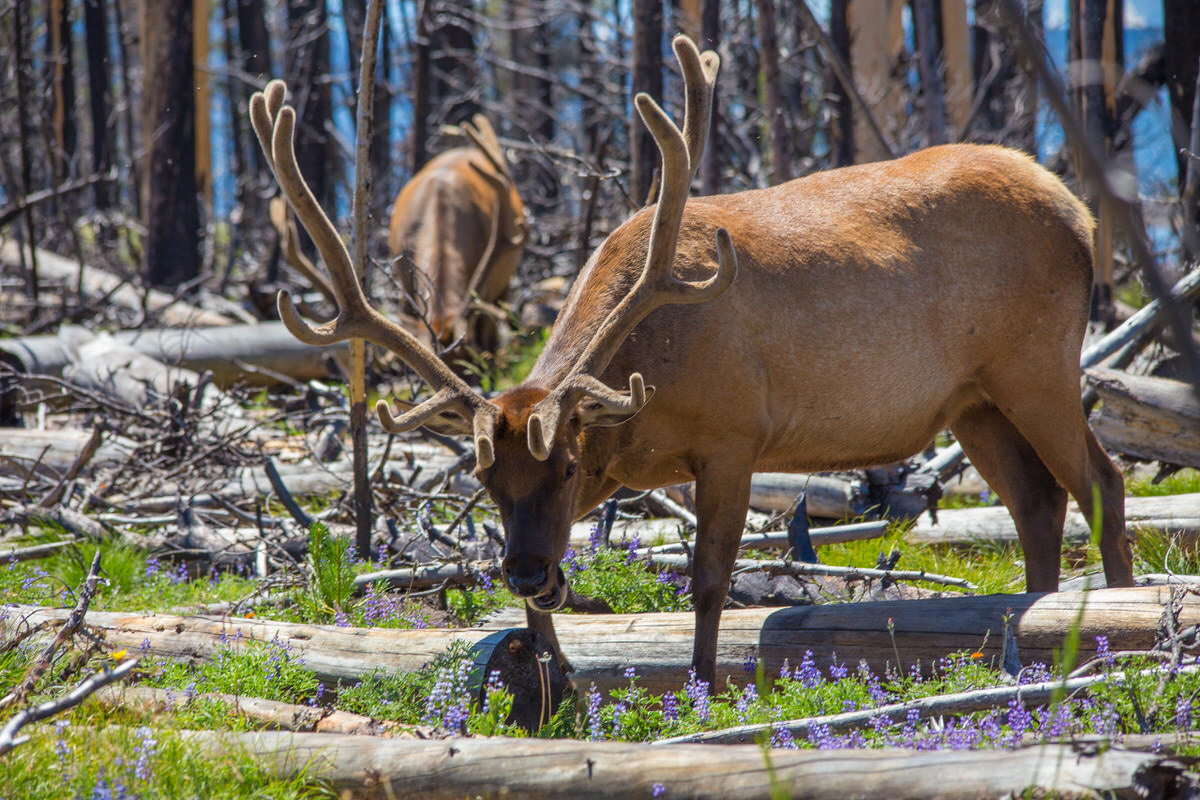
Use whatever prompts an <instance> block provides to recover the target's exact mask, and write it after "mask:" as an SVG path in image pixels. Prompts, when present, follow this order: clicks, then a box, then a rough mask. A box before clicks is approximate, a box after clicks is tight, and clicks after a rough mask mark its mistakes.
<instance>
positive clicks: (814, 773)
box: [180, 731, 1195, 800]
mask: <svg viewBox="0 0 1200 800" xmlns="http://www.w3.org/2000/svg"><path fill="white" fill-rule="evenodd" d="M180 735H181V736H182V737H183V738H184V741H185V742H187V745H188V747H189V748H192V749H194V750H195V751H196V752H198V753H201V754H203V755H202V757H208V758H217V759H228V758H231V757H234V756H242V755H244V754H247V753H249V754H251V756H252V757H253V758H254V760H255V761H256V762H258V763H259V764H260V765H263V766H264V767H265V768H266V769H267V771H268V772H269V773H270V774H272V775H275V776H277V777H280V778H292V777H295V776H298V775H300V774H303V775H305V776H306V777H308V778H313V779H319V780H321V781H323V782H325V783H327V784H328V785H329V786H330V787H331V788H332V789H334V790H335V791H341V792H342V793H344V794H345V795H347V796H350V795H353V796H369V797H376V796H378V797H405V798H411V800H457V798H461V797H491V796H497V797H509V796H511V797H521V798H529V800H550V799H551V798H561V797H571V798H573V799H574V800H609V798H613V797H653V796H657V795H658V794H662V795H663V796H665V797H688V798H695V799H696V800H708V799H709V798H712V800H750V798H762V797H773V796H777V795H780V796H784V797H804V798H808V799H809V800H845V798H850V797H926V798H933V799H934V800H945V799H946V798H955V797H971V798H977V799H978V800H992V799H993V798H994V799H995V800H999V799H1000V798H1008V797H1026V796H1030V797H1042V796H1052V797H1075V796H1087V797H1094V796H1104V797H1110V796H1111V797H1139V798H1149V800H1160V798H1164V797H1168V796H1174V795H1168V794H1164V793H1163V787H1168V786H1170V787H1181V791H1188V790H1184V789H1182V787H1187V786H1191V785H1192V778H1190V777H1189V776H1188V774H1187V773H1185V772H1184V765H1183V764H1182V763H1180V762H1178V761H1175V760H1172V759H1170V757H1169V756H1166V755H1157V754H1153V753H1136V752H1130V751H1124V750H1119V749H1115V748H1113V749H1101V748H1092V749H1088V750H1086V751H1083V752H1081V751H1080V750H1079V749H1078V748H1076V747H1074V746H1072V745H1070V744H1064V745H1058V744H1050V745H1040V746H1038V747H1034V748H1029V749H1023V750H1012V751H1010V750H990V751H987V750H977V751H941V752H926V753H920V752H913V751H911V750H903V749H899V748H896V749H886V750H842V751H838V752H831V751H822V750H801V751H790V750H771V751H770V754H769V758H768V757H767V756H765V755H764V752H763V749H762V748H761V747H760V746H758V745H757V744H744V745H729V746H726V747H712V746H711V745H694V744H693V745H687V744H680V745H670V746H657V747H655V746H652V745H645V744H635V743H626V742H581V741H575V740H570V739H507V738H453V739H449V740H442V741H413V740H406V739H383V738H377V737H371V738H366V737H361V736H347V735H338V734H318V733H283V732H273V731H262V732H257V733H236V734H235V733H228V732H213V731H182V732H181V733H180ZM1190 791H1195V789H1194V788H1192V789H1190ZM1181 796H1182V795H1181Z"/></svg>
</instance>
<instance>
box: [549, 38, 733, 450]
mask: <svg viewBox="0 0 1200 800" xmlns="http://www.w3.org/2000/svg"><path fill="white" fill-rule="evenodd" d="M671 45H672V47H673V48H674V49H675V57H676V58H677V59H678V60H679V66H680V69H681V70H682V72H683V80H684V85H685V92H684V95H685V110H684V118H683V131H682V132H681V131H680V130H679V127H678V126H677V125H675V123H674V122H672V121H671V118H670V117H669V116H667V114H666V112H665V111H663V110H662V108H661V107H660V106H659V105H658V103H656V102H654V100H653V99H652V98H651V97H650V96H649V95H647V94H644V93H642V94H639V95H638V96H637V97H636V98H635V99H634V104H635V105H636V106H637V110H638V114H639V115H640V116H641V118H642V122H644V123H645V125H646V127H647V128H649V129H650V134H651V135H652V136H653V137H654V140H655V142H657V143H658V150H659V153H661V155H662V170H661V172H662V181H661V184H660V186H659V194H658V207H657V209H655V212H654V220H653V222H652V223H651V225H650V243H649V246H648V249H647V251H646V265H645V266H644V267H643V269H642V274H641V276H640V277H639V278H638V280H637V283H635V284H634V286H633V288H632V289H631V290H630V291H629V294H627V295H626V296H625V297H624V298H623V299H622V300H621V302H620V303H618V304H617V307H616V308H614V309H613V310H612V311H611V312H610V313H609V314H608V316H607V317H606V318H605V320H604V322H603V323H601V325H600V327H599V328H598V329H597V330H596V333H595V334H594V335H593V336H592V339H591V341H590V342H589V344H588V346H587V349H586V350H584V352H583V355H582V356H581V357H580V359H579V361H578V362H576V364H575V366H574V367H573V368H572V369H571V372H570V373H569V374H568V375H567V377H566V378H565V379H564V380H563V381H562V382H561V383H559V385H558V386H557V387H555V389H554V390H553V391H552V392H551V393H550V394H549V395H547V396H546V397H545V398H544V399H543V400H542V401H541V402H539V403H538V404H537V405H536V406H535V407H534V412H533V414H531V415H530V417H529V450H530V452H531V453H533V455H534V457H535V458H537V459H539V460H545V459H546V458H547V457H548V456H549V453H550V446H551V443H552V442H553V440H554V435H555V431H556V430H557V428H558V424H559V421H560V420H561V418H562V416H563V412H564V411H566V410H567V409H570V408H573V407H574V404H575V403H577V402H579V400H581V399H582V398H583V397H585V396H590V397H593V398H594V399H596V400H597V401H599V402H600V404H601V405H602V406H604V407H605V408H607V409H608V410H611V411H620V410H627V411H628V416H632V415H633V414H636V413H637V412H638V410H640V409H641V407H642V406H643V405H645V403H646V401H647V400H649V398H650V396H651V395H652V394H653V392H654V390H653V387H650V388H646V387H644V385H643V381H642V376H641V375H640V374H639V373H636V372H635V373H634V374H632V375H630V376H629V390H630V391H629V394H628V395H626V394H623V393H620V392H617V391H616V390H614V389H611V388H609V387H607V386H605V385H604V384H603V383H601V382H600V381H599V380H597V379H596V378H594V377H593V376H594V375H597V374H599V373H600V372H602V371H603V370H604V368H605V367H606V366H608V363H609V362H610V361H611V360H612V357H613V356H614V355H615V354H616V352H617V349H618V348H619V347H620V346H621V343H622V342H623V341H625V337H626V336H628V335H629V333H630V331H632V330H633V329H634V327H636V326H637V324H638V323H639V322H641V321H642V320H643V319H645V317H646V315H647V314H649V313H650V312H651V311H653V310H654V309H656V308H658V307H659V306H663V305H668V304H671V303H704V302H707V301H709V300H711V299H713V298H714V297H716V296H718V295H720V294H721V293H722V292H724V291H725V290H726V289H728V288H729V286H730V284H732V283H733V279H734V278H735V277H736V276H737V253H736V252H735V251H734V249H733V242H732V241H731V240H730V238H729V233H728V231H726V230H725V229H724V228H720V229H718V230H717V270H716V273H715V274H714V275H713V276H712V277H711V278H709V279H708V280H705V281H685V280H682V279H680V278H677V277H676V276H675V274H674V273H673V271H672V265H673V263H674V260H675V249H676V246H677V245H678V243H679V227H680V225H681V223H682V222H683V209H684V205H685V204H686V203H687V196H688V191H689V189H690V187H691V184H692V178H693V177H695V175H696V169H697V168H698V167H699V166H700V155H701V154H702V153H703V152H704V145H705V142H706V140H707V138H708V127H709V123H710V119H711V116H712V96H713V91H714V89H715V87H716V79H717V69H718V68H719V67H720V63H721V62H720V58H719V57H718V56H717V54H716V53H714V52H713V51H711V50H708V51H705V52H704V53H703V54H701V53H700V52H699V50H697V48H696V45H695V43H694V42H692V40H691V39H689V38H688V37H687V36H684V35H682V34H681V35H679V36H676V37H675V39H674V40H673V41H672V42H671ZM617 416H618V419H616V420H614V421H620V419H619V415H617ZM628 416H627V417H625V418H628Z"/></svg>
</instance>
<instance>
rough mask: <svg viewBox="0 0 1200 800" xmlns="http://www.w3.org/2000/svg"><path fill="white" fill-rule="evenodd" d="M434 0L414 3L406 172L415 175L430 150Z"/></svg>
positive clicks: (423, 164) (426, 158)
mask: <svg viewBox="0 0 1200 800" xmlns="http://www.w3.org/2000/svg"><path fill="white" fill-rule="evenodd" d="M436 1H437V0H419V2H420V4H419V5H418V6H417V41H416V45H415V46H414V48H413V50H414V53H413V78H412V84H413V96H412V107H413V121H412V132H411V134H410V137H411V138H410V141H409V143H408V153H409V163H408V169H409V173H410V174H413V175H415V174H416V173H417V170H419V169H421V167H423V166H425V162H426V161H428V160H429V154H428V153H427V152H426V150H425V140H426V139H427V138H428V125H429V105H430V97H429V93H430V92H431V91H432V90H433V78H432V74H431V73H432V71H433V64H432V63H431V62H432V51H433V43H432V41H431V39H430V30H431V29H432V27H433V26H432V22H431V20H430V15H432V14H433V12H434V9H433V6H434V4H435V3H436Z"/></svg>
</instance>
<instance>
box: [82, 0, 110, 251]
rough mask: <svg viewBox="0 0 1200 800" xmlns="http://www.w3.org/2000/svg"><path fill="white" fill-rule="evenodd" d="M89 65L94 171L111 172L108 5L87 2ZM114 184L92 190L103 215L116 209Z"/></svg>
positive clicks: (102, 234) (102, 233)
mask: <svg viewBox="0 0 1200 800" xmlns="http://www.w3.org/2000/svg"><path fill="white" fill-rule="evenodd" d="M83 9H84V10H83V24H84V29H85V31H86V41H87V62H88V110H89V112H90V113H91V118H92V170H93V171H95V172H101V173H104V172H108V171H109V170H110V169H112V166H113V160H114V159H113V148H114V146H115V144H116V127H115V124H114V122H115V120H114V116H113V93H112V63H111V58H110V57H109V49H108V3H106V2H105V0H87V2H85V3H84V7H83ZM114 194H115V193H114V184H113V182H112V181H107V180H104V181H97V182H96V184H95V185H94V186H93V187H92V197H93V202H94V203H95V205H96V209H97V210H98V211H100V212H101V216H103V213H104V212H105V211H107V210H109V209H111V208H112V207H113V203H114V199H115V197H114ZM98 235H99V238H100V240H101V241H107V240H108V236H109V231H108V226H107V225H105V224H103V223H102V224H101V225H100V229H99V231H98Z"/></svg>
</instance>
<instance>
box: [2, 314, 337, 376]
mask: <svg viewBox="0 0 1200 800" xmlns="http://www.w3.org/2000/svg"><path fill="white" fill-rule="evenodd" d="M69 330H70V331H72V333H71V335H70V336H64V335H61V333H60V334H59V335H47V336H24V337H20V338H16V339H3V340H0V362H4V363H8V364H9V365H10V366H12V367H13V369H14V370H16V371H17V372H18V373H20V374H22V375H53V376H60V375H62V372H63V368H64V367H66V366H67V365H68V364H70V363H71V361H72V359H71V350H70V338H71V336H75V335H77V334H75V333H73V331H77V330H79V329H69ZM112 336H113V338H114V339H116V340H117V341H118V342H121V343H122V344H127V345H129V346H130V347H132V348H134V349H135V350H137V351H138V352H139V353H141V354H142V355H145V356H149V357H150V358H153V359H156V360H158V361H162V362H164V363H167V364H175V365H178V366H181V367H184V368H187V369H191V370H195V371H197V372H199V371H201V370H208V371H209V372H211V373H212V374H213V381H214V382H215V383H216V384H217V385H218V386H228V385H230V384H232V383H235V382H237V381H240V380H244V381H246V382H248V383H251V384H254V385H265V386H269V385H273V384H275V383H278V382H279V379H278V377H277V376H278V375H286V376H287V377H289V378H292V379H293V380H300V381H307V380H314V379H317V380H320V379H322V378H327V377H329V373H330V370H329V366H328V364H327V363H326V359H328V358H335V359H338V360H340V361H345V360H346V359H347V358H348V357H349V351H350V350H349V345H347V344H346V343H345V342H342V343H340V344H333V345H326V346H322V347H314V346H312V345H307V344H304V343H303V342H301V341H299V340H298V339H296V338H295V337H294V336H292V335H291V334H290V333H288V331H287V329H286V328H284V327H283V323H281V322H264V323H262V324H259V325H229V326H227V327H219V328H161V329H157V330H150V331H145V330H134V331H119V332H117V333H114V334H113V335H112Z"/></svg>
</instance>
